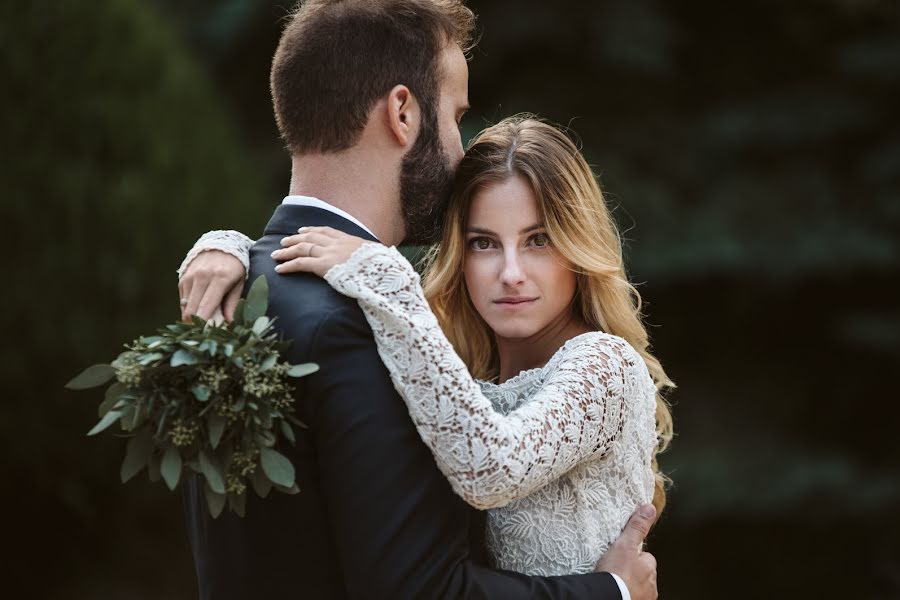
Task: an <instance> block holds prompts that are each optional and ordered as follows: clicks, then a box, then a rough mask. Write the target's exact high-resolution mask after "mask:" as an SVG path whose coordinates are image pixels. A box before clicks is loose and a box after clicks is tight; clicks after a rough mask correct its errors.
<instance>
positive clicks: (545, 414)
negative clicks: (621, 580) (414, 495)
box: [325, 243, 656, 575]
mask: <svg viewBox="0 0 900 600" xmlns="http://www.w3.org/2000/svg"><path fill="white" fill-rule="evenodd" d="M325 278H326V280H327V281H328V283H329V284H330V285H332V286H333V287H334V288H335V289H336V290H338V291H339V292H341V293H343V294H345V295H347V296H350V297H353V298H356V299H357V301H358V302H359V304H360V307H361V308H362V310H363V312H364V313H365V315H366V318H367V320H368V322H369V324H370V326H371V327H372V331H373V333H374V336H375V340H376V343H377V345H378V351H379V354H380V356H381V358H382V360H383V361H384V363H385V365H386V366H387V368H388V370H389V372H390V375H391V379H392V380H393V382H394V386H395V387H396V389H397V390H398V392H399V393H400V395H401V396H402V397H403V400H404V401H405V402H406V404H407V407H408V409H409V413H410V416H411V417H412V420H413V423H414V424H415V426H416V429H417V430H418V432H419V435H420V436H421V437H422V440H423V441H424V442H425V444H426V445H428V447H429V448H430V449H431V451H432V453H433V454H434V457H435V460H436V462H437V465H438V467H439V468H440V469H441V471H442V472H443V474H444V475H445V476H446V477H447V479H448V480H449V482H450V484H451V486H452V487H453V489H454V491H455V492H456V493H457V494H459V495H460V496H461V497H462V498H464V499H465V500H466V501H467V502H468V503H469V504H471V505H473V506H475V507H478V508H482V509H488V518H487V544H488V548H489V550H490V552H491V555H492V557H493V559H494V562H495V565H496V566H497V567H499V568H502V569H508V570H513V571H518V572H521V573H526V574H529V575H562V574H569V573H586V572H590V571H592V570H593V568H594V565H595V563H596V561H597V560H598V559H599V557H600V556H601V555H602V554H603V552H605V550H606V549H607V547H608V546H609V544H610V543H611V542H612V541H613V540H615V539H616V537H618V535H619V533H620V532H621V530H622V527H623V526H624V525H625V523H626V521H627V520H628V517H629V516H630V515H631V513H632V512H633V511H634V509H635V508H636V507H637V505H638V504H641V503H644V502H649V501H650V499H651V498H652V495H653V485H654V480H653V473H652V470H651V467H650V460H651V456H652V451H653V449H654V447H655V445H656V433H655V420H654V419H655V416H654V415H655V405H656V404H655V393H656V390H655V387H654V385H653V382H652V380H651V378H650V375H649V373H648V371H647V368H646V365H645V364H644V362H643V360H642V359H641V357H640V355H639V354H638V353H637V352H636V351H635V350H634V349H633V348H632V347H631V346H630V345H629V344H628V343H627V342H626V341H625V340H623V339H622V338H619V337H616V336H613V335H609V334H606V333H602V332H590V333H586V334H583V335H580V336H577V337H575V338H572V339H570V340H569V341H568V342H566V344H564V345H563V347H562V348H560V350H559V351H557V352H556V354H555V355H554V356H553V357H552V358H551V359H550V361H549V362H548V363H547V364H546V365H545V366H544V367H542V368H538V369H532V370H529V371H525V372H523V373H521V374H519V375H518V376H516V377H514V378H512V379H510V380H508V381H506V382H505V383H503V384H499V385H497V384H492V383H488V382H476V381H475V380H473V379H472V377H471V375H470V374H469V372H468V370H467V369H466V367H465V365H464V364H463V362H462V360H461V359H460V358H459V357H458V356H457V355H456V353H455V351H454V350H453V347H452V346H451V344H450V343H449V341H448V340H447V338H446V337H445V336H444V334H443V332H442V331H441V329H440V327H439V326H438V323H437V319H436V318H435V316H434V315H433V313H432V312H431V310H430V309H429V307H428V304H427V302H426V300H425V298H424V294H423V292H422V288H421V285H420V282H419V276H418V274H417V273H416V272H415V271H414V270H413V268H412V266H411V265H410V264H409V262H408V261H406V259H404V258H403V256H402V255H401V254H400V253H399V252H397V250H396V249H394V248H387V247H385V246H382V245H380V244H373V243H366V244H363V245H362V246H361V247H360V248H359V249H358V250H357V251H356V252H354V254H353V255H352V256H351V257H350V259H349V260H348V261H347V262H345V263H343V264H340V265H337V266H335V267H333V268H332V269H331V270H329V271H328V272H327V273H326V274H325Z"/></svg>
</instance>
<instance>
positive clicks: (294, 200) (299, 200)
mask: <svg viewBox="0 0 900 600" xmlns="http://www.w3.org/2000/svg"><path fill="white" fill-rule="evenodd" d="M282 204H293V205H295V206H312V207H315V208H321V209H322V210H327V211H328V212H331V213H334V214H336V215H337V216H339V217H344V218H345V219H347V220H348V221H350V222H351V223H354V224H356V225H359V226H360V227H362V228H363V229H365V230H366V231H367V232H369V235H371V236H372V237H373V238H375V239H376V240H377V239H378V236H377V235H375V234H374V233H373V232H372V230H371V229H369V228H368V227H366V226H365V225H363V223H362V221H360V220H359V219H357V218H356V217H354V216H353V215H351V214H350V213H348V212H347V211H345V210H341V209H340V208H338V207H337V206H333V205H331V204H329V203H327V202H325V201H324V200H319V199H318V198H313V197H312V196H286V197H285V198H284V201H282ZM379 241H380V240H379Z"/></svg>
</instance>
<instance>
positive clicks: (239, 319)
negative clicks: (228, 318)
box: [233, 298, 247, 323]
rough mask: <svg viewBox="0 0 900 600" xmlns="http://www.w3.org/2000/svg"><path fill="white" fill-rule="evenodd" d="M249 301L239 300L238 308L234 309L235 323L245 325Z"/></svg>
mask: <svg viewBox="0 0 900 600" xmlns="http://www.w3.org/2000/svg"><path fill="white" fill-rule="evenodd" d="M246 304H247V301H246V300H244V299H243V298H241V299H240V300H238V303H237V306H236V307H235V308H234V321H233V322H234V323H243V322H244V307H245V306H246Z"/></svg>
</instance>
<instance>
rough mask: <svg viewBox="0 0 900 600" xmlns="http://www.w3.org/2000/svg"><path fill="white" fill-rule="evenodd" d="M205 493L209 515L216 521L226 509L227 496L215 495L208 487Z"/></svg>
mask: <svg viewBox="0 0 900 600" xmlns="http://www.w3.org/2000/svg"><path fill="white" fill-rule="evenodd" d="M204 491H205V492H206V493H205V494H204V495H205V496H206V506H207V507H208V508H209V514H210V515H212V518H213V519H215V518H217V517H218V516H219V515H221V514H222V509H223V508H225V500H226V498H225V494H217V493H215V492H214V491H212V490H211V489H209V486H208V485H207V486H206V489H205V490H204Z"/></svg>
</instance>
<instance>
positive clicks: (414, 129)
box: [387, 85, 421, 146]
mask: <svg viewBox="0 0 900 600" xmlns="http://www.w3.org/2000/svg"><path fill="white" fill-rule="evenodd" d="M420 114H421V113H420V111H419V103H418V101H417V100H416V97H415V96H413V93H412V92H411V91H409V88H408V87H406V86H405V85H397V86H394V87H393V88H392V89H391V91H390V92H389V93H388V101H387V119H388V128H389V129H390V131H391V133H393V134H394V137H395V138H396V140H397V143H398V144H400V145H401V146H407V145H409V144H412V142H413V141H415V139H416V135H417V134H418V132H419V119H420Z"/></svg>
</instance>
